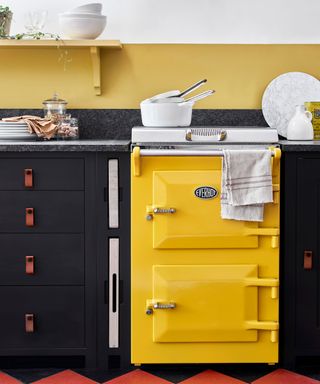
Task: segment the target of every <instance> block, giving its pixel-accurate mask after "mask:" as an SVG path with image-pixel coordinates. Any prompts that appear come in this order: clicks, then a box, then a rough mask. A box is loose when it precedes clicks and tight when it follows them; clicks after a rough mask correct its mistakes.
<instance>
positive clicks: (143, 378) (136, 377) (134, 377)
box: [104, 369, 170, 384]
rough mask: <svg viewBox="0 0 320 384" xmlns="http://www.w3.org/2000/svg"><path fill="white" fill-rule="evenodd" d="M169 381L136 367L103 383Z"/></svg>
mask: <svg viewBox="0 0 320 384" xmlns="http://www.w3.org/2000/svg"><path fill="white" fill-rule="evenodd" d="M168 383H170V381H167V380H164V379H161V377H158V376H154V375H151V373H148V372H144V371H141V370H140V369H136V370H135V371H132V372H129V373H126V374H125V375H122V376H119V377H116V378H115V379H112V380H109V381H106V382H105V383H104V384H168Z"/></svg>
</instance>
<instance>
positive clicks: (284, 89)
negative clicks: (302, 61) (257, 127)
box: [262, 72, 320, 137]
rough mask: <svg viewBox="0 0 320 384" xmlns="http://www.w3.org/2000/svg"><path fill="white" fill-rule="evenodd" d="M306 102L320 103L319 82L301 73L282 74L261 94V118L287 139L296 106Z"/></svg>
mask: <svg viewBox="0 0 320 384" xmlns="http://www.w3.org/2000/svg"><path fill="white" fill-rule="evenodd" d="M306 101H320V81H319V80H318V79H316V78H315V77H313V76H311V75H308V74H307V73H303V72H289V73H284V74H282V75H280V76H278V77H276V78H275V79H274V80H272V81H271V83H270V84H269V85H268V86H267V88H266V90H265V92H264V94H263V97H262V112H263V116H264V118H265V120H266V122H267V123H268V124H269V126H270V127H271V128H276V129H277V131H278V133H279V134H280V135H281V136H284V137H287V127H288V123H289V121H290V119H291V118H292V116H293V115H294V112H295V107H296V105H303V104H304V102H306Z"/></svg>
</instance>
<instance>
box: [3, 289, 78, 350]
mask: <svg viewBox="0 0 320 384" xmlns="http://www.w3.org/2000/svg"><path fill="white" fill-rule="evenodd" d="M0 297H1V298H2V299H3V303H5V305H2V306H1V309H0V340H1V347H2V348H5V347H10V348H35V347H39V348H40V347H42V348H61V347H65V348H71V347H83V346H84V288H83V287H0Z"/></svg>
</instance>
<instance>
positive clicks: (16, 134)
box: [0, 121, 35, 140]
mask: <svg viewBox="0 0 320 384" xmlns="http://www.w3.org/2000/svg"><path fill="white" fill-rule="evenodd" d="M34 139H35V135H32V134H30V133H29V131H28V125H27V124H26V123H23V122H20V121H18V122H9V121H0V140H34Z"/></svg>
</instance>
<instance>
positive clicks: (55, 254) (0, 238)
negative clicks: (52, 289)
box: [0, 234, 84, 285]
mask: <svg viewBox="0 0 320 384" xmlns="http://www.w3.org/2000/svg"><path fill="white" fill-rule="evenodd" d="M0 244H1V253H0V285H81V284H84V239H83V236H82V235H73V234H72V235H71V234H70V235H69V234H68V235H60V234H59V235H55V234H50V235H30V234H25V235H22V234H18V235H4V234H2V235H0Z"/></svg>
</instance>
